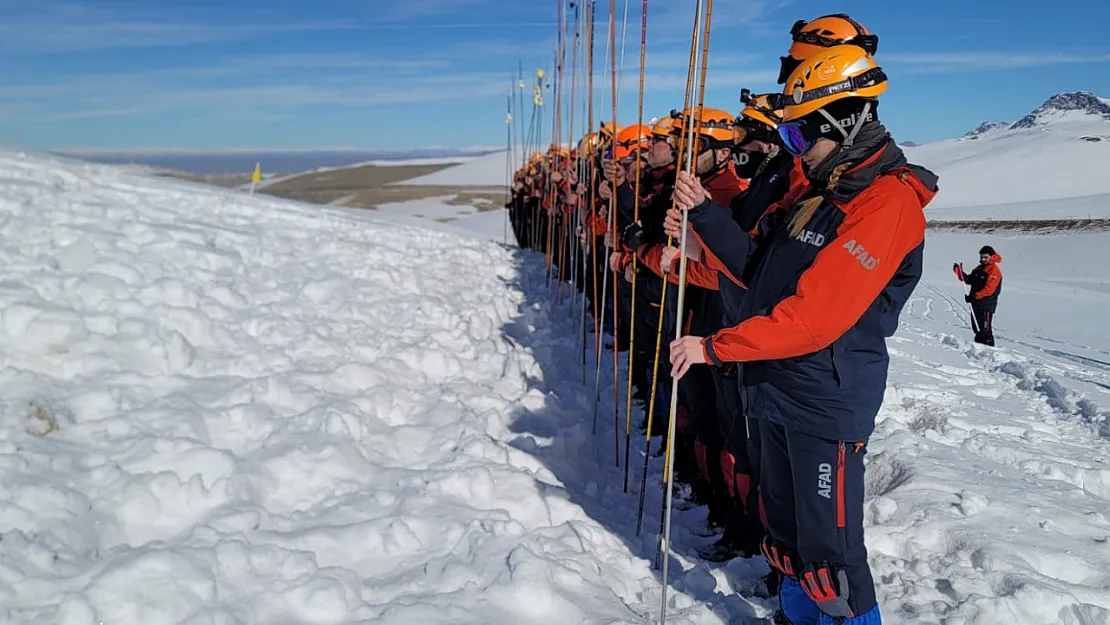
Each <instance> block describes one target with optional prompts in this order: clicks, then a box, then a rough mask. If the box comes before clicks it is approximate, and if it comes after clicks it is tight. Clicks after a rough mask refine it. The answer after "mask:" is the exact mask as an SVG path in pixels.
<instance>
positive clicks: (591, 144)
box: [578, 132, 601, 154]
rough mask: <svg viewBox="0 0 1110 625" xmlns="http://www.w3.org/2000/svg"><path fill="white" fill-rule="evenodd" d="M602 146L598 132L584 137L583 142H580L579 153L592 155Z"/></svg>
mask: <svg viewBox="0 0 1110 625" xmlns="http://www.w3.org/2000/svg"><path fill="white" fill-rule="evenodd" d="M600 146H601V139H600V137H599V136H598V134H597V133H596V132H591V133H590V134H588V135H586V136H584V137H582V140H581V141H579V142H578V153H579V154H592V153H594V152H596V151H597V149H598V148H599V147H600Z"/></svg>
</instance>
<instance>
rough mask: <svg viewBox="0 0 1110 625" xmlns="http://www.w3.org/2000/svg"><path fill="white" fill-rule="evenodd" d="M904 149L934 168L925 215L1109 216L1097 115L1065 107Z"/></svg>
mask: <svg viewBox="0 0 1110 625" xmlns="http://www.w3.org/2000/svg"><path fill="white" fill-rule="evenodd" d="M1085 138H1086V139H1085ZM904 149H905V151H906V154H907V156H908V157H909V158H910V160H911V161H913V162H915V163H920V164H921V165H924V166H925V167H928V168H930V169H932V170H933V171H935V172H936V173H937V174H939V175H940V188H941V191H940V193H939V194H938V195H937V197H936V200H935V201H934V202H933V203H932V204H930V205H929V207H928V208H927V209H926V214H927V215H928V216H929V218H930V219H988V218H993V219H1003V220H1005V219H1087V218H1096V219H1106V218H1110V202H1108V201H1107V199H1108V198H1110V176H1107V175H1106V163H1107V162H1110V121H1107V120H1106V119H1103V118H1101V117H1095V116H1091V115H1087V114H1083V113H1080V112H1076V111H1072V112H1068V113H1062V114H1060V115H1059V116H1057V117H1056V118H1054V119H1053V120H1051V121H1049V122H1047V123H1045V124H1044V125H1038V126H1034V127H1032V128H1022V129H1016V130H1009V129H994V130H990V131H988V132H985V133H983V134H981V135H979V136H978V137H977V138H974V139H971V138H960V139H949V140H945V141H938V142H935V143H929V144H925V145H921V146H917V147H909V148H904ZM1061 200H1066V201H1064V202H1061ZM984 207H987V208H984Z"/></svg>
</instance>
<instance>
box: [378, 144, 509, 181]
mask: <svg viewBox="0 0 1110 625" xmlns="http://www.w3.org/2000/svg"><path fill="white" fill-rule="evenodd" d="M507 157H508V154H507V151H506V150H502V151H500V152H493V153H491V154H487V155H485V156H479V157H477V158H474V159H472V160H470V161H467V162H466V163H463V164H461V165H457V166H455V167H448V168H447V169H444V170H442V171H437V172H435V173H432V174H428V175H426V176H420V177H418V178H412V179H411V180H405V181H402V182H397V183H395V184H399V185H428V186H449V187H453V186H484V187H498V186H500V187H503V186H505V184H506V182H507V180H508V173H507V172H506V168H507V166H508V165H507V163H506V161H507ZM517 167H519V164H517V163H513V169H516V168H517Z"/></svg>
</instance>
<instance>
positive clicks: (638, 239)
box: [621, 221, 644, 251]
mask: <svg viewBox="0 0 1110 625" xmlns="http://www.w3.org/2000/svg"><path fill="white" fill-rule="evenodd" d="M621 243H623V244H624V245H625V246H626V247H627V248H628V249H630V250H632V251H636V250H638V249H640V246H641V245H643V244H644V228H643V226H641V225H640V222H638V221H636V222H632V223H630V224H628V225H627V226H625V227H624V230H623V231H622V232H621Z"/></svg>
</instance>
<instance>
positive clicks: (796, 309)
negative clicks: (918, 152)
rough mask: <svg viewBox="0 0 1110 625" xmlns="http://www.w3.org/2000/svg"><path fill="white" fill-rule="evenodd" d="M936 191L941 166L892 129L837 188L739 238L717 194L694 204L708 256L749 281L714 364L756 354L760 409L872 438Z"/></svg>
mask: <svg viewBox="0 0 1110 625" xmlns="http://www.w3.org/2000/svg"><path fill="white" fill-rule="evenodd" d="M819 193H820V194H821V197H822V201H821V203H820V205H819V207H818V208H817V209H816V212H815V213H814V214H813V216H812V217H811V218H810V219H809V221H808V223H807V224H806V226H805V228H804V230H802V231H801V232H800V233H799V234H798V235H797V236H795V235H793V234H791V231H790V220H791V218H792V217H793V216H794V214H795V213H796V212H797V209H798V206H799V205H800V204H799V202H800V201H801V200H805V199H807V198H810V197H814V196H816V195H818V194H819ZM936 193H937V177H936V175H935V174H933V173H932V172H930V171H928V170H926V169H924V168H922V167H919V166H916V165H911V164H908V163H907V162H906V159H905V156H904V155H903V153H902V151H901V149H899V148H898V146H897V145H895V144H894V142H893V141H892V140H890V139H889V138H886V139H884V140H882V141H881V142H879V143H877V145H876V147H873V148H872V149H871V150H870V153H869V154H865V155H863V156H862V157H861V158H860V159H859V160H858V161H857V162H856V164H855V165H853V166H852V167H851V169H848V170H847V171H846V172H845V173H844V174H843V175H842V176H841V177H840V180H839V182H838V184H837V185H836V187H835V188H834V189H831V190H824V191H822V192H819V191H817V190H814V189H806V190H805V192H803V193H801V194H799V193H795V192H793V191H792V192H791V193H788V194H787V197H786V198H784V201H783V202H782V203H780V204H779V205H777V206H776V207H772V208H771V209H769V210H768V211H767V213H766V214H765V215H764V216H763V218H761V220H760V222H759V224H758V225H757V226H756V228H755V230H753V232H752V233H751V234H750V235H748V234H744V235H740V236H738V235H737V227H736V226H735V222H732V220H731V215H730V214H729V212H728V211H726V210H721V208H720V207H717V206H714V205H712V203H711V202H710V201H709V200H706V201H705V202H703V203H702V204H701V205H700V206H697V207H694V208H693V209H692V210H691V211H690V212H689V220H690V223H691V224H692V225H693V227H694V230H695V232H696V236H697V237H698V239H699V240H700V242H701V243H702V248H703V259H704V261H705V263H706V264H707V265H708V266H709V267H711V268H714V269H717V270H719V271H724V272H727V273H728V274H730V275H732V276H735V277H738V278H740V279H741V280H742V281H743V282H744V283H745V284H747V286H748V290H747V293H746V294H745V295H744V297H743V299H742V301H740V302H739V303H738V306H736V308H737V309H738V311H739V314H738V317H739V318H740V319H742V321H740V322H739V324H737V325H735V326H732V327H729V328H725V329H724V330H721V331H720V332H718V333H716V334H714V335H712V336H710V337H707V338H706V339H705V340H704V342H703V344H704V348H705V356H706V361H707V362H709V363H712V364H717V365H719V364H722V363H723V362H744V363H749V364H746V365H745V367H744V375H743V381H742V387H741V391H742V393H743V395H744V405H745V406H746V407H747V409H748V411H749V414H750V415H751V416H753V417H757V418H764V419H768V420H770V421H772V422H776V423H780V424H782V425H784V426H787V427H792V428H796V429H798V430H800V431H802V432H806V433H809V434H811V435H814V436H819V437H822V438H827V439H833V440H841V441H865V440H867V439H868V437H869V436H870V435H871V433H872V431H873V430H874V427H875V415H876V414H877V413H878V411H879V407H880V406H881V404H882V399H883V394H884V390H885V386H886V377H887V368H888V365H889V356H888V354H887V348H886V338H887V337H889V336H892V335H893V334H894V332H895V330H896V329H897V327H898V317H899V314H900V312H901V310H902V307H903V306H904V305H905V303H906V301H907V300H908V299H909V297H910V294H911V293H912V292H913V290H914V288H915V287H916V286H917V283H918V281H919V280H920V279H921V271H922V256H923V251H924V241H925V214H924V207H925V206H926V205H927V204H928V203H929V202H930V201H931V200H932V198H933V197H934V196H935V195H936ZM727 222H732V225H730V224H729V223H727ZM722 295H724V294H723V293H722ZM725 307H726V308H733V306H730V305H729V303H726V304H725Z"/></svg>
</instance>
